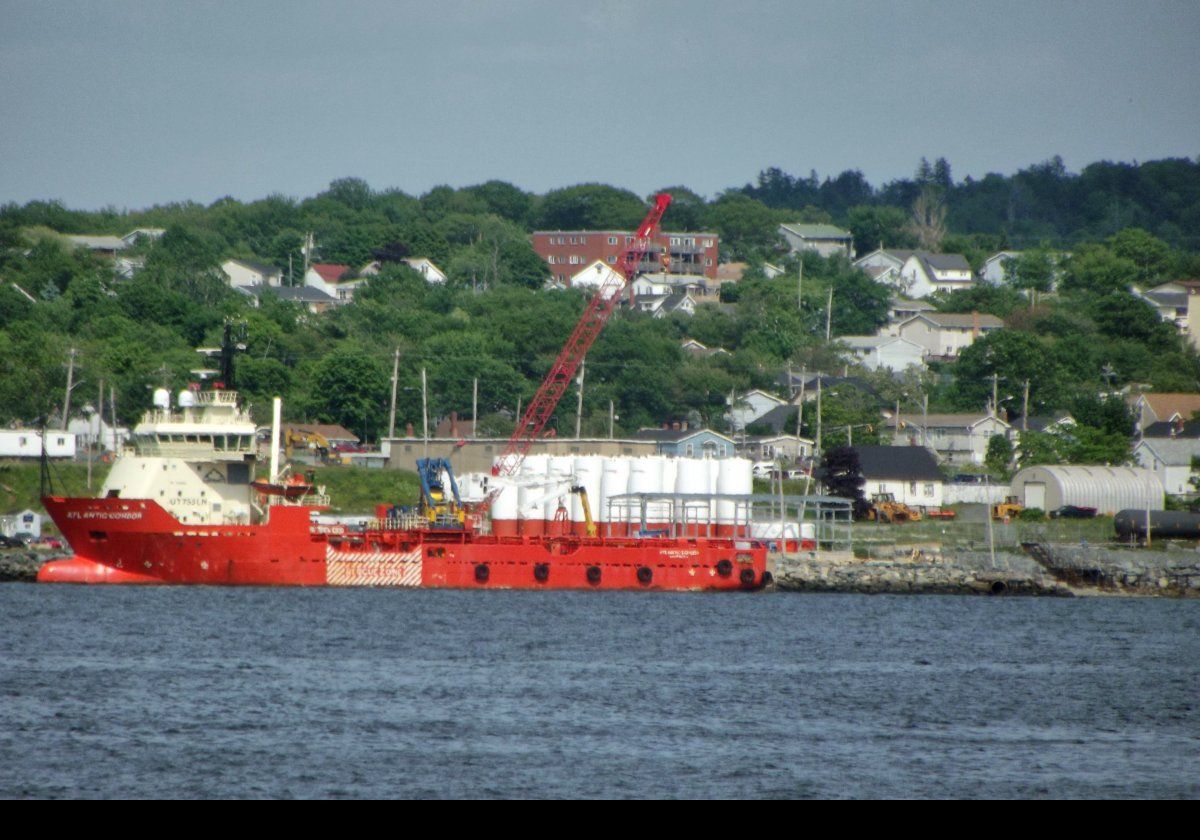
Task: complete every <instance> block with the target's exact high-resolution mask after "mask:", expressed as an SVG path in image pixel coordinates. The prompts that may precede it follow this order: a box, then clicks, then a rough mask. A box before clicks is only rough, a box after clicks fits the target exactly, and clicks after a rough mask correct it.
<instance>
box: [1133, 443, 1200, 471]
mask: <svg viewBox="0 0 1200 840" xmlns="http://www.w3.org/2000/svg"><path fill="white" fill-rule="evenodd" d="M1138 449H1148V450H1150V452H1152V453H1154V457H1156V458H1158V460H1160V461H1162V462H1163V463H1164V464H1166V465H1167V466H1168V467H1188V466H1191V464H1192V458H1195V457H1197V456H1200V439H1197V438H1183V437H1180V438H1143V439H1142V440H1141V441H1140V442H1139V443H1138V445H1137V446H1135V447H1134V450H1135V451H1136V450H1138Z"/></svg>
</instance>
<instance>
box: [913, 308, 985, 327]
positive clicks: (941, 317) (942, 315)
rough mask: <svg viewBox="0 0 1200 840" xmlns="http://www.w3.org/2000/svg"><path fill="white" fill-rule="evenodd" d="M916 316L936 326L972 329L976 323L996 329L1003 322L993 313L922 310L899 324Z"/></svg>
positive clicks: (914, 318)
mask: <svg viewBox="0 0 1200 840" xmlns="http://www.w3.org/2000/svg"><path fill="white" fill-rule="evenodd" d="M918 318H924V319H925V320H926V321H929V322H930V323H931V324H933V325H934V326H936V327H943V328H948V329H974V328H975V326H976V324H978V326H979V328H980V329H981V330H998V329H1000V328H1001V327H1003V326H1004V322H1003V321H1001V320H1000V319H999V318H997V317H996V316H995V315H987V314H985V313H982V312H981V313H979V314H975V313H973V312H922V313H921V314H919V315H914V316H912V317H911V318H909V319H908V320H906V321H904V322H903V323H902V324H901V325H900V326H901V327H903V326H904V325H905V324H910V323H912V322H913V321H915V320H917V319H918Z"/></svg>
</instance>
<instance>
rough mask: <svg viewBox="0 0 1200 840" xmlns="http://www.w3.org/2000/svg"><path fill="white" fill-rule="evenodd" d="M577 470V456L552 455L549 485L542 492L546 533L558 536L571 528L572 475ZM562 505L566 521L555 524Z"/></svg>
mask: <svg viewBox="0 0 1200 840" xmlns="http://www.w3.org/2000/svg"><path fill="white" fill-rule="evenodd" d="M574 472H575V458H574V457H572V456H570V455H552V456H551V457H550V470H549V472H548V473H547V476H546V481H547V486H546V490H545V492H544V493H543V494H542V495H543V497H545V496H546V495H547V494H550V495H549V498H546V502H545V504H544V505H543V506H542V518H543V519H544V520H545V522H546V533H547V534H550V535H552V536H558V535H561V534H562V533H564V531H565V532H570V530H571V523H570V518H571V476H572V475H573V474H574ZM560 507H562V508H563V509H564V510H565V511H566V521H565V522H564V523H563V524H562V525H555V524H554V517H555V516H556V515H557V514H558V509H559V508H560Z"/></svg>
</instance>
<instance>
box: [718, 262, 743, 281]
mask: <svg viewBox="0 0 1200 840" xmlns="http://www.w3.org/2000/svg"><path fill="white" fill-rule="evenodd" d="M747 268H749V264H748V263H744V262H731V263H718V264H717V279H718V280H724V281H726V282H730V283H736V282H737V281H739V280H741V279H742V275H743V274H745V273H746V269H747Z"/></svg>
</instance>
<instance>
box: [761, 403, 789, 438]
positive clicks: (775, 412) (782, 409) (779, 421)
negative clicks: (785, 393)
mask: <svg viewBox="0 0 1200 840" xmlns="http://www.w3.org/2000/svg"><path fill="white" fill-rule="evenodd" d="M798 408H799V407H798V406H794V405H790V404H787V403H785V404H783V405H777V406H775V407H774V408H772V409H771V410H770V411H768V412H767V413H766V414H764V415H762V416H761V417H759V418H758V419H757V420H755V421H754V422H753V423H751V424H750V425H751V426H770V427H771V428H772V429H774V430H775V432H776V433H782V432H783V430H784V429H793V430H794V429H795V428H796V412H797V410H798Z"/></svg>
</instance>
